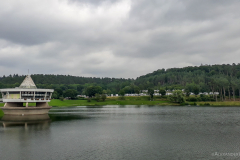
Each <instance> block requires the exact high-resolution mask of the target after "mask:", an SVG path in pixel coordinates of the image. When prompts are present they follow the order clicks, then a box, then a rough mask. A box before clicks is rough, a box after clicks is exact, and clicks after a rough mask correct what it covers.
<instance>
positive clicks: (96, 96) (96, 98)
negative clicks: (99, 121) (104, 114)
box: [94, 93, 101, 102]
mask: <svg viewBox="0 0 240 160" xmlns="http://www.w3.org/2000/svg"><path fill="white" fill-rule="evenodd" d="M100 98H101V97H100V95H99V94H98V93H96V94H95V97H94V99H95V100H96V101H97V102H99V101H100Z"/></svg>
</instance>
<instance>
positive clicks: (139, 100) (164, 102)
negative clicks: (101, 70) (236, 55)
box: [0, 96, 240, 116]
mask: <svg viewBox="0 0 240 160" xmlns="http://www.w3.org/2000/svg"><path fill="white" fill-rule="evenodd" d="M187 100H189V101H186V102H185V103H182V104H179V103H173V102H170V101H169V100H168V99H167V98H166V97H161V96H156V97H154V98H153V100H151V101H150V100H149V96H141V97H124V98H121V97H108V98H107V99H106V100H105V101H101V100H100V101H96V100H95V99H94V98H92V99H91V100H90V101H89V100H88V99H84V98H82V99H75V100H59V99H53V100H51V102H49V105H50V106H53V107H70V106H105V105H149V106H153V105H154V106H189V105H190V106H213V107H221V106H240V101H239V100H238V101H218V102H216V101H195V98H189V99H187ZM190 100H191V101H192V100H193V102H191V101H190ZM3 105H4V103H0V107H3ZM35 105H36V104H35V103H29V106H35ZM0 116H3V112H2V110H1V109H0Z"/></svg>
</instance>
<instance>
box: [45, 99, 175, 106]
mask: <svg viewBox="0 0 240 160" xmlns="http://www.w3.org/2000/svg"><path fill="white" fill-rule="evenodd" d="M49 105H50V106H95V105H98V106H102V105H160V106H170V105H171V106H172V105H178V104H176V103H171V102H169V101H167V100H166V99H161V98H155V99H154V101H149V97H125V100H119V98H117V97H109V98H107V99H106V100H105V101H104V102H97V101H95V100H91V102H87V100H64V101H60V100H58V99H53V100H51V102H49Z"/></svg>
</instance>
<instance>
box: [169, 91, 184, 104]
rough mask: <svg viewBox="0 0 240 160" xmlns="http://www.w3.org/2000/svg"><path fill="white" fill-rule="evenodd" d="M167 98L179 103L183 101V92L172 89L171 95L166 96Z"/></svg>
mask: <svg viewBox="0 0 240 160" xmlns="http://www.w3.org/2000/svg"><path fill="white" fill-rule="evenodd" d="M168 100H169V101H171V102H175V103H180V104H181V103H184V102H185V98H184V94H183V92H182V91H181V90H175V91H173V93H172V95H169V96H168Z"/></svg>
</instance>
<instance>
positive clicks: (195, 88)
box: [192, 84, 200, 96]
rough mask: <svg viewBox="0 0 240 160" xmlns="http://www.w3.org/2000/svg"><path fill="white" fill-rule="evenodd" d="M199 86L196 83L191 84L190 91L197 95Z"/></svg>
mask: <svg viewBox="0 0 240 160" xmlns="http://www.w3.org/2000/svg"><path fill="white" fill-rule="evenodd" d="M199 91H200V87H199V85H197V84H193V88H192V92H193V93H194V94H195V96H197V95H198V94H199Z"/></svg>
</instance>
